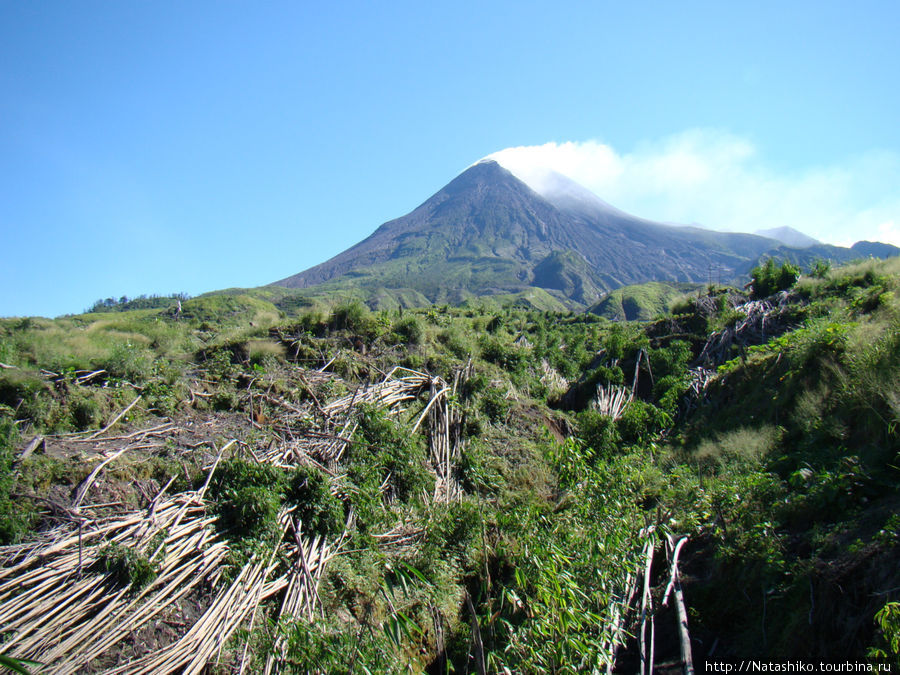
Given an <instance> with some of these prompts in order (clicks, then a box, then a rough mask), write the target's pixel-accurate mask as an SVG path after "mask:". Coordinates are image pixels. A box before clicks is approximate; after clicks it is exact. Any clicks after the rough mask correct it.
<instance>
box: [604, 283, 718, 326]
mask: <svg viewBox="0 0 900 675" xmlns="http://www.w3.org/2000/svg"><path fill="white" fill-rule="evenodd" d="M702 288H703V284H692V283H668V282H663V281H651V282H648V283H646V284H637V285H634V286H624V287H622V288H617V289H616V290H614V291H611V292H610V293H609V295H607V296H606V297H605V298H603V300H601V301H600V302H598V303H597V304H595V305H593V306H592V307H590V308H589V309H588V311H589V312H591V313H592V314H596V315H597V316H602V317H605V318H607V319H611V320H614V321H649V320H650V319H653V318H656V317H657V316H660V315H662V314H665V313H666V312H667V311H668V310H669V307H670V305H671V304H672V302H673V301H674V300H676V299H677V298H679V297H681V296H682V295H684V294H685V293H692V292H696V291H698V290H699V289H702Z"/></svg>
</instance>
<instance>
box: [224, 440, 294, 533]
mask: <svg viewBox="0 0 900 675" xmlns="http://www.w3.org/2000/svg"><path fill="white" fill-rule="evenodd" d="M286 484H287V479H286V476H285V473H284V471H283V470H282V469H279V468H278V467H275V466H272V465H269V464H259V463H257V462H248V461H246V460H242V459H236V458H234V459H229V460H226V461H224V462H222V463H221V465H220V466H219V469H218V470H217V471H216V473H215V475H214V476H213V480H212V482H211V483H210V492H211V494H212V495H213V498H214V499H215V500H216V502H217V506H216V511H217V512H218V514H219V521H220V522H219V525H220V527H221V528H222V529H227V530H230V531H232V532H233V533H235V534H237V535H240V536H246V537H250V538H253V539H259V540H267V539H268V538H269V537H270V536H271V535H273V534H274V533H275V532H276V530H277V527H278V510H279V507H280V506H281V501H282V499H283V496H284V492H285V488H286Z"/></svg>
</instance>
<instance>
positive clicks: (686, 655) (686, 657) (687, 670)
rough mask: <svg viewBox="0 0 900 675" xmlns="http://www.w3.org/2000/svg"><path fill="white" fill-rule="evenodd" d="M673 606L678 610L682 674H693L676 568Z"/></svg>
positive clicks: (682, 593)
mask: <svg viewBox="0 0 900 675" xmlns="http://www.w3.org/2000/svg"><path fill="white" fill-rule="evenodd" d="M675 608H676V609H677V610H678V636H679V643H680V644H681V660H682V661H683V662H684V675H694V660H693V657H692V656H691V636H690V633H689V632H688V617H687V609H686V607H685V604H684V592H683V591H682V590H681V580H680V579H679V576H678V573H677V570H676V575H675Z"/></svg>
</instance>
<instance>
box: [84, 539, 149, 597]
mask: <svg viewBox="0 0 900 675" xmlns="http://www.w3.org/2000/svg"><path fill="white" fill-rule="evenodd" d="M97 567H98V568H99V569H100V570H102V571H103V572H106V573H107V574H111V575H112V577H113V579H114V580H115V582H116V583H117V584H119V585H120V586H129V587H130V588H131V590H132V591H139V590H140V589H142V588H144V587H145V586H146V585H147V584H149V583H150V582H151V581H153V580H154V579H155V578H156V575H157V573H158V571H159V570H158V568H157V566H156V565H154V564H153V563H152V562H151V561H150V559H149V558H148V557H147V556H146V555H145V554H144V553H141V552H140V551H137V550H135V549H133V548H129V547H127V546H123V545H122V544H116V543H112V544H107V545H106V546H104V547H103V548H102V549H101V550H100V554H99V557H98V559H97Z"/></svg>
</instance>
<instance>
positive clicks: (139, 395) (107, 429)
mask: <svg viewBox="0 0 900 675" xmlns="http://www.w3.org/2000/svg"><path fill="white" fill-rule="evenodd" d="M140 400H141V394H138V395H137V397H136V398H135V399H134V400H133V401H132V402H131V403H129V404H128V407H127V408H125V410H123V411H122V412H120V413H119V414H118V415H116V416H115V418H114V419H113V421H112V422H110V423H109V424H107V425H106V426H105V427H103V428H102V429H101V430H100V431H97V432H96V433H93V434H91V435H90V436H88V439H92V438H97V436H100V435H101V434H103V433H106V432H107V431H109V430H110V429H112V428H113V426H114V425H115V424H116V422H118V421H119V420H120V419H122V418H123V417H125V415H127V414H128V411H129V410H131V409H132V408H133V407H134V406H135V404H136V403H137V402H138V401H140Z"/></svg>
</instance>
